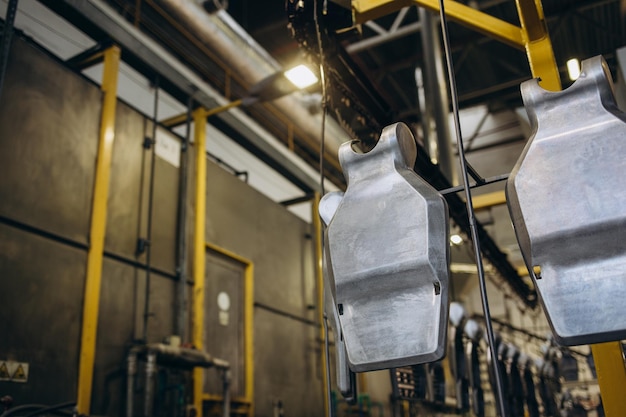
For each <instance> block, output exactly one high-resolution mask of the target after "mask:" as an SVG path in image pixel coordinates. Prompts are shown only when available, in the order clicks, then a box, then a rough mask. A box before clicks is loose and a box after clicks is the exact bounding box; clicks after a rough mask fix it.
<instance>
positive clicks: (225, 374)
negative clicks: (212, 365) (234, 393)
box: [222, 369, 231, 417]
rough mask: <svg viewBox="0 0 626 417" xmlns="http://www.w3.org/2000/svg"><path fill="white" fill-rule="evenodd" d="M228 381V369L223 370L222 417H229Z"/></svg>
mask: <svg viewBox="0 0 626 417" xmlns="http://www.w3.org/2000/svg"><path fill="white" fill-rule="evenodd" d="M230 379H231V378H230V369H224V371H223V372H222V382H223V386H224V394H223V397H224V406H223V409H224V410H223V411H224V413H223V416H224V417H230Z"/></svg>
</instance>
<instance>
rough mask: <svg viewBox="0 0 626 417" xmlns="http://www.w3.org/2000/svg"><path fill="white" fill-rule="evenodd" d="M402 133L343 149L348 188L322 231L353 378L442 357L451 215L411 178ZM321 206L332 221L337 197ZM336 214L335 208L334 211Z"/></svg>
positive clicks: (400, 129) (407, 142) (392, 129)
mask: <svg viewBox="0 0 626 417" xmlns="http://www.w3.org/2000/svg"><path fill="white" fill-rule="evenodd" d="M416 154H417V151H416V145H415V140H414V138H413V135H412V134H411V132H410V130H409V129H408V128H407V127H406V125H404V124H401V123H398V124H394V125H391V126H388V127H386V128H385V129H384V130H383V132H382V134H381V137H380V140H379V141H378V144H377V145H376V147H375V148H374V149H373V150H371V151H370V152H368V153H366V154H358V153H356V152H355V151H354V150H353V148H352V143H350V142H348V143H344V144H343V145H342V146H341V148H340V150H339V159H340V161H341V165H342V168H343V170H344V175H345V176H346V177H347V181H348V188H347V190H346V193H345V194H344V195H343V198H342V199H341V202H339V204H338V206H337V209H336V212H335V213H334V215H333V216H332V220H330V222H329V223H328V228H327V236H326V239H327V245H326V250H327V253H326V255H327V258H326V259H327V264H328V271H329V285H331V291H332V292H333V295H334V298H335V302H336V304H337V307H336V308H337V312H338V313H339V321H340V323H341V330H342V334H343V336H344V341H345V345H346V350H347V356H348V362H349V363H350V367H351V369H352V370H354V371H356V372H361V371H369V370H375V369H384V368H389V367H399V366H406V365H413V364H417V363H425V362H431V361H434V360H437V359H440V358H441V357H442V356H443V355H444V351H445V339H446V333H447V316H448V275H449V271H448V268H449V266H448V264H449V242H448V211H447V205H446V203H445V200H444V199H443V197H442V196H441V195H440V194H439V193H438V192H437V191H436V190H435V189H433V188H432V187H431V186H430V185H428V183H426V182H425V181H424V180H422V179H421V178H420V177H418V176H417V175H416V174H415V172H414V171H413V170H412V169H411V167H413V165H414V163H415V158H416ZM338 195H340V194H329V195H327V196H325V197H324V199H322V202H321V203H320V212H322V213H326V214H323V218H324V217H326V218H327V217H328V207H326V205H327V204H328V205H331V207H335V206H336V204H337V201H336V200H337V196H338ZM330 211H331V212H332V209H330Z"/></svg>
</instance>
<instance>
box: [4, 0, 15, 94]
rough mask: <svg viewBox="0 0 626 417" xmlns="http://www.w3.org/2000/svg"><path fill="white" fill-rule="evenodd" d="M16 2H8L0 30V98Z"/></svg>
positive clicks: (12, 0)
mask: <svg viewBox="0 0 626 417" xmlns="http://www.w3.org/2000/svg"><path fill="white" fill-rule="evenodd" d="M17 2H18V0H9V4H8V5H7V12H6V15H5V17H4V29H3V30H2V46H0V48H1V49H0V54H1V55H0V97H1V96H2V87H4V76H5V75H6V73H7V65H8V64H9V52H10V50H11V39H12V38H13V23H14V22H15V15H16V14H17Z"/></svg>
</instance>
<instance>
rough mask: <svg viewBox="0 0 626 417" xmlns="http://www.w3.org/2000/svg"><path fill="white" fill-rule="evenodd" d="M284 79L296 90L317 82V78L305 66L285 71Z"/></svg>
mask: <svg viewBox="0 0 626 417" xmlns="http://www.w3.org/2000/svg"><path fill="white" fill-rule="evenodd" d="M285 77H287V79H288V80H289V81H291V82H292V83H293V85H295V86H296V87H298V88H307V87H310V86H312V85H313V84H315V83H316V82H317V77H316V76H315V74H313V71H311V70H310V69H309V68H308V67H307V66H306V65H298V66H297V67H294V68H292V69H290V70H287V71H285Z"/></svg>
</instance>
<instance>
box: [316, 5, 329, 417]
mask: <svg viewBox="0 0 626 417" xmlns="http://www.w3.org/2000/svg"><path fill="white" fill-rule="evenodd" d="M323 7H324V14H326V7H327V5H326V2H324V5H323ZM313 20H314V22H315V34H316V36H317V48H318V52H319V56H320V82H321V85H322V103H321V106H322V126H321V133H320V159H319V170H320V193H321V195H322V196H323V195H324V194H325V189H324V153H325V151H326V149H325V147H326V112H327V110H328V109H327V107H328V101H327V99H326V94H327V92H326V74H325V71H324V68H325V62H324V48H323V46H322V32H321V29H320V23H319V9H318V4H317V0H313ZM316 215H318V214H317V213H313V216H316ZM323 230H324V224H323V222H322V225H321V232H322V233H320V236H318V237H317V238H318V239H320V240H321V246H322V254H323V253H324V238H323V235H324V234H323ZM322 283H323V280H322ZM322 285H323V284H322ZM322 294H324V295H323V298H325V297H326V291H324V289H323V288H322ZM324 305H326V303H325V302H323V303H322V305H320V306H319V308H322V309H323V308H324ZM322 325H323V326H324V353H323V355H325V356H326V361H325V362H326V363H325V365H326V369H325V370H324V372H325V373H326V378H325V379H326V381H325V382H326V392H325V395H326V404H327V406H328V410H326V412H327V414H326V415H328V416H331V417H332V407H331V404H332V387H331V385H330V360H329V358H330V346H329V343H328V317H327V316H326V312H325V311H324V312H323V323H322Z"/></svg>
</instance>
